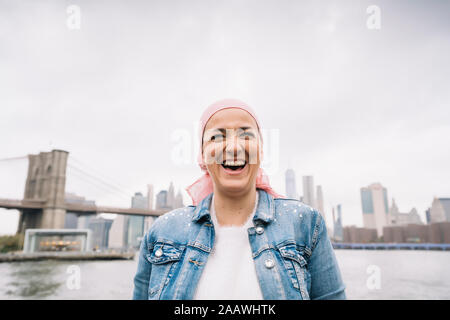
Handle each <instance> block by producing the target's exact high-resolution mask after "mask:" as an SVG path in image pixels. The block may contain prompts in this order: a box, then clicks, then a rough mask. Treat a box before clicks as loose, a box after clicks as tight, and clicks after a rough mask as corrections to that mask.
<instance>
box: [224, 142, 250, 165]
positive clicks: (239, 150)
mask: <svg viewBox="0 0 450 320" xmlns="http://www.w3.org/2000/svg"><path fill="white" fill-rule="evenodd" d="M244 151H245V146H244V145H243V143H242V141H241V140H240V139H238V138H237V137H235V136H233V137H230V138H227V139H226V146H225V153H226V157H227V158H226V159H227V160H228V159H230V160H231V159H233V160H234V158H235V157H236V158H237V159H243V156H244Z"/></svg>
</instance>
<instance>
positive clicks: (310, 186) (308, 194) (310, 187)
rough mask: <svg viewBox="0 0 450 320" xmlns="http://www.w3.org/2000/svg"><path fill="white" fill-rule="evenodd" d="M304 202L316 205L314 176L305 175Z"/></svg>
mask: <svg viewBox="0 0 450 320" xmlns="http://www.w3.org/2000/svg"><path fill="white" fill-rule="evenodd" d="M303 203H305V204H307V205H308V206H311V207H315V206H316V203H315V199H314V177H313V176H303Z"/></svg>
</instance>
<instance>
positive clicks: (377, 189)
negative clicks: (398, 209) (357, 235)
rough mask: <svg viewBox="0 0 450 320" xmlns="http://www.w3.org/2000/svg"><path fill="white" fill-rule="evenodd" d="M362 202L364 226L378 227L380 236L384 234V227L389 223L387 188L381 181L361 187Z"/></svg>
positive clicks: (369, 227)
mask: <svg viewBox="0 0 450 320" xmlns="http://www.w3.org/2000/svg"><path fill="white" fill-rule="evenodd" d="M361 204H362V213H363V225H364V227H365V228H368V229H376V230H377V234H378V236H379V237H380V236H382V235H383V227H384V226H387V225H388V224H389V219H388V214H389V209H388V196H387V189H386V188H385V187H383V186H382V185H381V184H380V183H373V184H371V185H369V186H368V187H366V188H361Z"/></svg>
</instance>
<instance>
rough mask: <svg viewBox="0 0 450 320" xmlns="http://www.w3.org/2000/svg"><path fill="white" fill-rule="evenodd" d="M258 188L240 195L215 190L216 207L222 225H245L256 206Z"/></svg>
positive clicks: (218, 219)
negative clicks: (230, 194) (235, 195)
mask: <svg viewBox="0 0 450 320" xmlns="http://www.w3.org/2000/svg"><path fill="white" fill-rule="evenodd" d="M255 201H256V188H252V189H251V190H250V191H249V192H248V193H246V194H244V195H243V196H239V197H232V196H229V195H226V194H223V193H220V192H218V191H214V209H215V211H216V217H217V221H218V222H219V224H220V225H221V226H230V225H238V226H241V225H243V224H244V223H245V222H246V221H247V219H248V217H249V215H250V214H251V213H252V212H253V209H254V208H255Z"/></svg>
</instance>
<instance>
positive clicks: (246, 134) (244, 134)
mask: <svg viewBox="0 0 450 320" xmlns="http://www.w3.org/2000/svg"><path fill="white" fill-rule="evenodd" d="M242 136H244V137H245V138H247V137H251V138H254V137H255V134H254V133H253V132H244V133H243V134H242Z"/></svg>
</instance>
